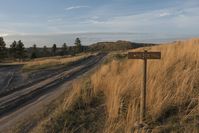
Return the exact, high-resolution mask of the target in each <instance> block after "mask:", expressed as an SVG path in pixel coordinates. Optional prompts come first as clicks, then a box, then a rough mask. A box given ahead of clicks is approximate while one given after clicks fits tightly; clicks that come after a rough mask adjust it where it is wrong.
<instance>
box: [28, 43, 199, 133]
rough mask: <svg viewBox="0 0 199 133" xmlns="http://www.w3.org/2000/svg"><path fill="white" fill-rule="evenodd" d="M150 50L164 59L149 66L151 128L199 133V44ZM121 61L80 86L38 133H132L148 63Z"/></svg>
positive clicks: (149, 117) (45, 119)
mask: <svg viewBox="0 0 199 133" xmlns="http://www.w3.org/2000/svg"><path fill="white" fill-rule="evenodd" d="M150 50H151V51H161V52H162V59H161V60H158V61H149V65H148V73H149V75H148V90H147V120H146V123H148V124H149V125H150V127H151V128H153V132H195V133H197V132H199V126H198V125H199V95H198V94H199V40H189V41H184V42H176V43H174V44H168V45H162V46H155V47H152V48H151V49H150ZM136 51H142V49H137V50H136ZM117 57H119V60H115V59H114V60H113V61H111V62H109V63H106V64H104V65H103V66H102V67H101V68H100V69H98V70H97V71H96V72H95V73H94V74H92V75H91V76H89V77H88V78H87V79H84V80H81V81H79V82H76V83H75V84H74V86H73V89H72V90H71V91H70V92H69V95H68V96H66V97H65V100H64V102H63V103H62V104H60V105H59V107H57V109H56V111H54V112H53V113H51V114H49V115H48V116H47V117H45V118H43V119H42V120H41V122H39V124H38V125H37V126H36V127H35V128H34V129H33V130H32V132H36V133H44V132H57V133H58V132H67V133H70V132H77V133H81V132H82V133H86V132H99V133H101V132H105V133H112V132H114V133H115V132H116V133H117V132H118V133H122V132H130V130H131V128H132V126H133V125H134V124H135V123H136V122H137V121H138V119H139V94H140V84H141V80H142V73H141V72H140V71H141V68H142V61H140V60H127V59H126V58H125V57H123V56H117Z"/></svg>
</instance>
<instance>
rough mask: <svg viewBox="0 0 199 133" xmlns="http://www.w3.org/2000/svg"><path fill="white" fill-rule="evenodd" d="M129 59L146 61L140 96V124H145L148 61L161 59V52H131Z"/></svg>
mask: <svg viewBox="0 0 199 133" xmlns="http://www.w3.org/2000/svg"><path fill="white" fill-rule="evenodd" d="M128 59H142V60H143V61H144V67H143V86H142V88H141V96H140V124H143V122H144V120H145V116H146V88H147V60H148V59H161V53H160V52H148V51H147V50H145V51H144V52H129V53H128Z"/></svg>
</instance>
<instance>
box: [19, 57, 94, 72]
mask: <svg viewBox="0 0 199 133" xmlns="http://www.w3.org/2000/svg"><path fill="white" fill-rule="evenodd" d="M90 55H91V54H82V55H78V56H71V57H61V56H57V57H48V58H39V59H35V60H31V61H28V62H24V66H23V70H24V71H33V70H40V69H46V68H52V67H55V66H56V67H59V66H65V65H68V64H70V63H72V62H75V61H78V60H81V59H84V58H87V57H89V56H90Z"/></svg>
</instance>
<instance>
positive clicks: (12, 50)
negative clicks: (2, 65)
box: [9, 41, 17, 58]
mask: <svg viewBox="0 0 199 133" xmlns="http://www.w3.org/2000/svg"><path fill="white" fill-rule="evenodd" d="M16 48H17V42H16V41H14V42H13V43H12V44H11V45H10V51H9V53H10V54H9V55H10V56H12V57H13V58H16V56H17V54H16V53H17V50H16Z"/></svg>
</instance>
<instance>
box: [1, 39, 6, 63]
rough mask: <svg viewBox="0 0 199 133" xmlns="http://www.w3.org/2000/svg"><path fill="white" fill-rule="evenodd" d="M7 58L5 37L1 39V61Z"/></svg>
mask: <svg viewBox="0 0 199 133" xmlns="http://www.w3.org/2000/svg"><path fill="white" fill-rule="evenodd" d="M5 57H6V43H5V42H4V40H3V37H0V59H3V58H5Z"/></svg>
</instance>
